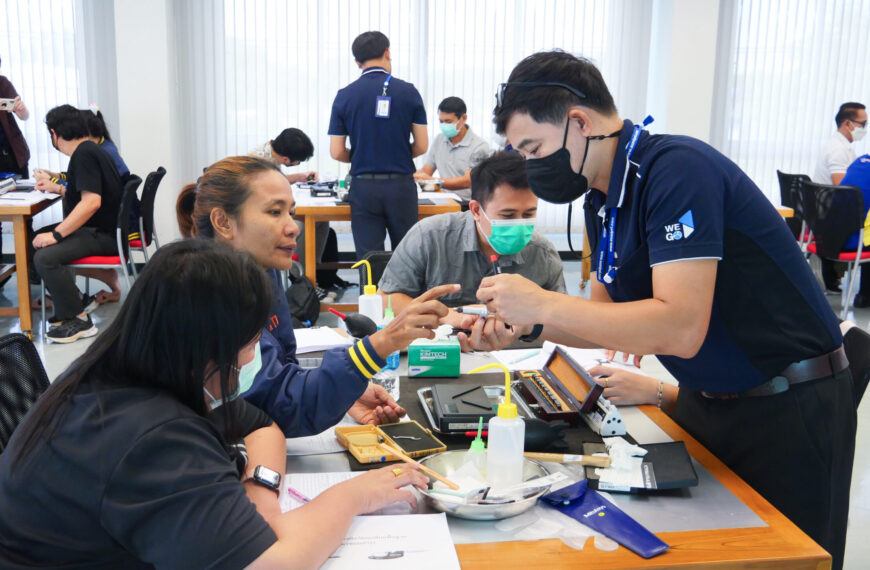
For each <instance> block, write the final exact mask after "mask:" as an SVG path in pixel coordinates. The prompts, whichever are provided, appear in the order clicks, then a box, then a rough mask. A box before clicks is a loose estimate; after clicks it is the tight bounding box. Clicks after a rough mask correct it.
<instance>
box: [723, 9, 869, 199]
mask: <svg viewBox="0 0 870 570" xmlns="http://www.w3.org/2000/svg"><path fill="white" fill-rule="evenodd" d="M720 6H721V8H720V9H721V13H720V20H719V22H720V24H719V25H720V27H719V42H720V43H719V55H718V57H719V64H718V66H717V77H716V89H715V92H716V95H715V97H714V116H713V128H712V141H713V144H714V145H715V146H716V147H717V148H718V149H719V150H721V151H722V152H723V153H725V154H726V155H727V156H729V157H730V158H731V159H732V160H734V161H735V162H736V163H737V164H738V165H740V167H741V168H743V170H745V171H746V173H747V174H749V176H750V177H751V178H752V179H753V180H754V181H755V182H756V184H758V185H759V187H761V189H762V190H763V191H764V192H765V194H767V196H768V197H769V198H770V199H771V200H772V201H773V202H774V203H777V204H778V203H779V185H778V182H777V179H776V170H777V169H779V170H782V171H784V172H790V173H803V174H809V175H811V174H812V173H813V170H814V169H815V165H816V161H817V160H818V155H819V153H820V152H821V148H822V146H823V144H824V142H825V141H826V140H827V138H828V137H829V136H831V134H832V133H833V132H834V131H835V129H836V125H835V124H834V115H836V113H837V109H838V108H839V106H840V104H842V103H844V102H846V101H859V102H862V103H865V104H867V98H868V93H870V91H868V87H870V74H868V66H867V63H866V61H865V58H866V54H868V53H870V34H868V33H867V30H868V29H870V3H868V2H851V1H848V0H827V1H816V0H740V1H737V2H733V3H732V2H722V3H721V5H720ZM853 148H854V149H855V151H856V153H857V154H859V155H860V154H862V153H863V152H867V149H868V147H867V143H866V142H861V143H858V144H856V145H854V146H853Z"/></svg>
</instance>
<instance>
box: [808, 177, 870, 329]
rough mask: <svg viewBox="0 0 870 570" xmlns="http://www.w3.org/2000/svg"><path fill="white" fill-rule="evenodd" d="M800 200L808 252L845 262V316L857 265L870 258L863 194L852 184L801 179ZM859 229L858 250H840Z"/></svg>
mask: <svg viewBox="0 0 870 570" xmlns="http://www.w3.org/2000/svg"><path fill="white" fill-rule="evenodd" d="M799 184H800V198H801V199H800V202H801V204H802V205H803V209H804V211H803V214H804V220H806V223H807V226H808V227H809V229H810V231H812V232H813V240H814V241H813V242H812V243H810V244H808V245H807V251H809V252H810V253H812V254H814V255H817V256H818V257H820V258H823V259H830V260H832V261H842V262H844V263H846V264H847V266H848V269H847V272H846V273H847V275H848V276H849V284H848V286H847V287H844V289H843V310H842V312H841V314H840V318H842V319H845V318H846V315H847V314H848V313H849V307H850V306H851V305H852V298H853V293H854V290H855V281H856V280H857V277H858V272H857V269H858V265H860V264H861V263H866V262H867V261H870V251H863V245H864V195H863V194H862V192H861V189H860V188H856V187H855V186H833V185H828V184H816V183H815V182H808V181H800V182H799ZM855 232H858V249H857V251H842V249H843V244H844V243H845V242H846V240H847V239H849V237H850V236H851V235H852V234H854V233H855Z"/></svg>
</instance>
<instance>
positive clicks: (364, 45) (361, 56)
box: [350, 32, 390, 63]
mask: <svg viewBox="0 0 870 570" xmlns="http://www.w3.org/2000/svg"><path fill="white" fill-rule="evenodd" d="M389 47H390V40H389V38H387V36H385V35H384V34H382V33H381V32H363V33H361V34H360V35H358V36H357V37H356V39H355V40H353V44H352V45H351V46H350V51H351V52H353V58H354V59H355V60H357V61H358V62H360V63H365V62H367V61H368V60H370V59H380V58H381V57H382V56H383V55H384V52H385V51H387V48H389Z"/></svg>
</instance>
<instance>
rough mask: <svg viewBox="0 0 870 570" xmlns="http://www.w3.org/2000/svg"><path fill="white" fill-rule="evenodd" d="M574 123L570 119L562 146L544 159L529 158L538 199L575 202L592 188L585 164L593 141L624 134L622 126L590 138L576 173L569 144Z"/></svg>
mask: <svg viewBox="0 0 870 570" xmlns="http://www.w3.org/2000/svg"><path fill="white" fill-rule="evenodd" d="M570 125H571V120H570V119H568V124H566V125H565V136H564V137H563V138H562V148H560V149H559V150H557V151H556V152H554V153H552V154H549V155H547V156H545V157H543V158H536V159H534V160H527V161H526V177H527V178H528V180H529V186H530V187H531V189H532V192H533V193H534V194H535V196H537V197H538V198H540V199H542V200H546V201H547V202H551V203H553V204H567V203H568V202H573V201H574V200H576V199H577V198H579V197H580V196H582V195H583V194H585V193H586V191H587V190H589V181H588V180H586V177H585V176H583V167H584V166H585V165H586V156H587V155H588V154H589V141H591V140H602V139H608V138H611V137H618V136H619V135H620V133H622V129H619V130H618V131H616V132H613V133H611V134H609V135H598V136H594V137H587V138H586V148H585V150H584V151H583V162H582V163H581V164H580V172H574V169H573V168H571V153H570V152H568V149H567V148H566V147H565V143H566V142H567V141H568V127H569V126H570Z"/></svg>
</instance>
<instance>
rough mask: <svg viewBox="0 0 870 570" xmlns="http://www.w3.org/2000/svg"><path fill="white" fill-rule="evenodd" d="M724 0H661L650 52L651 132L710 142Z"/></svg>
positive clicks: (657, 3)
mask: <svg viewBox="0 0 870 570" xmlns="http://www.w3.org/2000/svg"><path fill="white" fill-rule="evenodd" d="M718 26H719V0H655V3H654V5H653V21H652V28H653V29H652V39H651V42H650V53H649V81H648V88H647V89H648V95H647V105H648V110H649V111H648V112H649V114H651V115H652V116H653V117H654V118H655V122H654V123H653V124H652V125H650V131H652V132H657V133H665V132H666V133H670V134H679V135H689V136H692V137H695V138H698V139H701V140H703V141H707V142H709V141H710V125H711V117H712V108H713V84H714V80H715V69H716V38H717V33H718Z"/></svg>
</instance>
